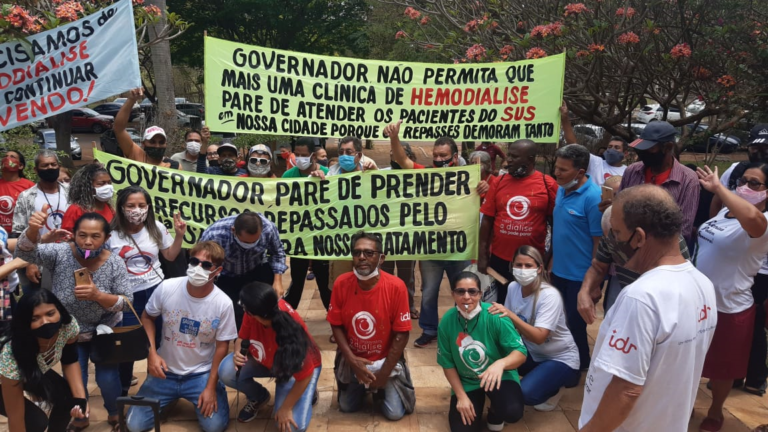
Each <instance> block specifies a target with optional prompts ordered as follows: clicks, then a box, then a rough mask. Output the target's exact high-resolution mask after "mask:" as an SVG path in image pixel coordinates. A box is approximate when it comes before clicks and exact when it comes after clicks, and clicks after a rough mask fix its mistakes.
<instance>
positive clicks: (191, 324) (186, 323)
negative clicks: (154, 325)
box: [179, 318, 200, 337]
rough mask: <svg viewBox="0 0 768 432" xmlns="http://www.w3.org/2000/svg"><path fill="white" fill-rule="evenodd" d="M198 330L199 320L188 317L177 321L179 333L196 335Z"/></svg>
mask: <svg viewBox="0 0 768 432" xmlns="http://www.w3.org/2000/svg"><path fill="white" fill-rule="evenodd" d="M199 332H200V321H195V320H191V319H189V318H182V319H181V322H180V323H179V333H182V334H188V335H192V336H194V337H197V334H198V333H199Z"/></svg>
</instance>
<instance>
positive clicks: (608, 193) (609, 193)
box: [601, 186, 613, 201]
mask: <svg viewBox="0 0 768 432" xmlns="http://www.w3.org/2000/svg"><path fill="white" fill-rule="evenodd" d="M601 188H602V189H603V196H602V199H603V201H605V200H613V189H612V188H609V187H608V186H601Z"/></svg>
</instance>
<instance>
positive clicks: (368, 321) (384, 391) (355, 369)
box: [327, 231, 416, 420]
mask: <svg viewBox="0 0 768 432" xmlns="http://www.w3.org/2000/svg"><path fill="white" fill-rule="evenodd" d="M351 246H352V260H353V261H352V265H353V267H352V269H353V270H352V272H350V273H345V274H343V275H341V276H339V278H338V279H337V280H336V283H335V284H334V285H333V293H332V295H331V306H330V308H329V309H328V316H327V320H328V322H329V323H330V324H331V329H332V331H333V335H334V336H335V338H336V342H337V343H338V348H337V350H336V361H335V362H334V368H335V375H336V382H337V384H338V387H339V395H338V402H339V409H340V410H341V411H342V412H356V411H358V410H360V408H362V405H363V401H364V400H365V395H366V392H371V393H373V396H374V398H376V399H379V400H381V401H382V404H381V409H382V413H383V415H384V417H386V418H387V419H389V420H399V419H401V418H402V417H403V416H404V415H405V414H406V413H411V412H413V408H414V406H415V404H416V395H415V393H414V390H413V383H412V381H411V374H410V372H409V370H408V367H407V366H406V364H405V357H403V350H404V349H405V345H406V344H407V343H408V332H409V331H410V330H411V317H410V313H409V307H408V290H407V289H406V287H405V284H404V283H403V281H401V280H400V279H399V278H397V277H395V276H392V275H390V274H389V273H384V272H382V271H380V270H379V267H380V266H381V264H382V263H383V262H384V258H385V257H384V254H382V253H381V249H382V246H381V240H380V239H379V238H378V237H376V236H375V235H373V234H369V233H364V232H362V231H360V232H358V233H356V234H355V235H353V236H352V241H351Z"/></svg>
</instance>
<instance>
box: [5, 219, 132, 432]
mask: <svg viewBox="0 0 768 432" xmlns="http://www.w3.org/2000/svg"><path fill="white" fill-rule="evenodd" d="M70 208H71V207H70ZM47 215H48V205H47V204H46V205H45V206H44V207H43V209H42V211H39V212H35V213H34V214H33V215H32V217H31V218H30V220H29V228H27V229H26V230H25V231H24V232H23V233H22V234H21V237H20V238H19V242H18V244H17V246H16V254H17V256H18V257H19V258H21V259H23V260H25V261H27V262H29V263H34V264H37V265H41V266H44V267H45V268H48V269H50V271H51V275H52V279H53V288H52V290H53V293H54V294H55V295H56V297H57V298H58V299H59V300H61V303H62V304H63V305H64V307H65V308H66V309H67V311H68V312H69V313H70V314H71V315H72V316H73V317H75V318H76V319H77V323H78V324H79V326H80V334H79V335H78V338H77V350H78V358H79V361H80V368H81V373H82V379H83V387H84V388H86V389H87V388H88V360H89V354H90V348H91V343H90V341H91V339H92V337H93V334H94V332H95V330H96V326H98V325H99V324H104V325H106V326H109V327H115V326H118V325H119V324H120V321H121V320H122V315H123V314H122V313H121V311H123V310H125V311H128V313H131V309H130V306H129V305H128V303H127V302H128V301H132V299H133V292H132V291H131V287H130V285H129V284H128V274H127V272H126V271H125V264H123V261H122V260H121V259H120V258H119V257H118V256H117V255H114V254H112V253H111V252H110V251H109V250H108V249H106V245H105V243H106V242H107V240H108V239H109V233H110V229H109V224H108V223H107V221H106V220H104V217H103V216H101V215H100V214H97V213H86V214H84V215H82V216H81V217H80V219H78V220H77V221H76V222H75V227H74V233H73V237H74V240H73V241H72V242H63V243H46V244H38V239H39V238H40V229H42V227H43V226H44V225H45V220H46V217H47ZM60 240H61V239H60ZM81 274H82V275H83V276H82V277H79V278H78V279H79V280H76V277H78V276H79V275H81ZM95 366H96V384H98V386H99V389H101V395H102V397H103V398H104V408H106V410H107V413H108V414H109V418H108V419H107V421H108V422H109V423H110V424H112V425H113V426H114V427H117V405H116V400H117V398H118V397H119V396H120V393H121V386H120V376H119V373H118V367H117V365H107V364H96V365H95ZM86 397H87V394H86ZM86 427H88V420H87V419H84V420H80V421H76V422H74V423H73V431H79V430H82V429H85V428H86Z"/></svg>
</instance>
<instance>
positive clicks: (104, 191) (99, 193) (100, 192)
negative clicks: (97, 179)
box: [95, 184, 115, 202]
mask: <svg viewBox="0 0 768 432" xmlns="http://www.w3.org/2000/svg"><path fill="white" fill-rule="evenodd" d="M114 194H115V188H113V187H112V185H111V184H106V185H104V186H99V187H97V188H96V194H95V196H96V199H97V200H99V201H101V202H107V201H109V200H111V199H112V195H114Z"/></svg>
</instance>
